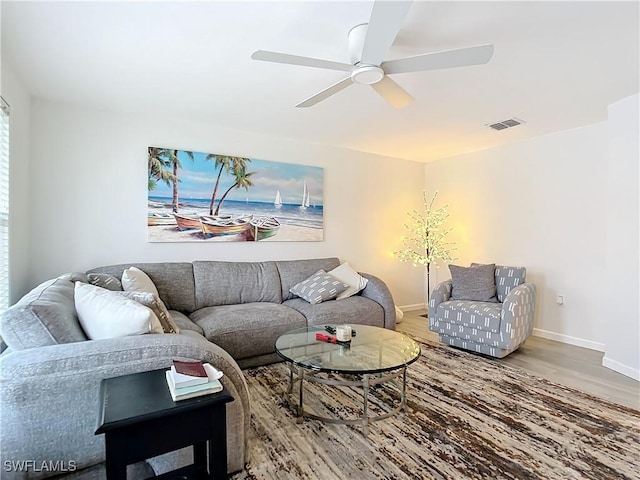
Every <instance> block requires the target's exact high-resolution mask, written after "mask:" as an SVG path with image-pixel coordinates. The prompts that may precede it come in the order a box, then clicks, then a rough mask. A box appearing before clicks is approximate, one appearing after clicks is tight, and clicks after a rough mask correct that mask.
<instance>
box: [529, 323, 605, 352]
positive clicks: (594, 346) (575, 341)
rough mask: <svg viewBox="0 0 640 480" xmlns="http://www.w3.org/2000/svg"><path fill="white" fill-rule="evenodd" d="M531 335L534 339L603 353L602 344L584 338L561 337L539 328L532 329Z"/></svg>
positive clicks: (561, 335) (558, 334)
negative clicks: (543, 339)
mask: <svg viewBox="0 0 640 480" xmlns="http://www.w3.org/2000/svg"><path fill="white" fill-rule="evenodd" d="M533 335H535V336H536V337H542V338H546V339H547V340H555V341H556V342H561V343H568V344H569V345H575V346H576V347H583V348H588V349H589V350H596V351H598V352H604V343H600V342H593V341H591V340H585V339H584V338H578V337H572V336H570V335H563V334H561V333H556V332H550V331H548V330H542V329H540V328H534V329H533Z"/></svg>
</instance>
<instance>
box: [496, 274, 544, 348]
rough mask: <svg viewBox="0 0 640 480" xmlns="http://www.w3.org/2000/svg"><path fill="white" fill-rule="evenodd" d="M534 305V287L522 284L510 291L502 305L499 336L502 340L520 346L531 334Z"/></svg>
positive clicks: (530, 284) (529, 284)
mask: <svg viewBox="0 0 640 480" xmlns="http://www.w3.org/2000/svg"><path fill="white" fill-rule="evenodd" d="M535 304H536V287H535V285H533V284H532V283H522V284H520V285H518V286H517V287H514V288H512V289H511V291H510V292H509V294H508V295H507V297H506V298H505V299H504V302H503V304H502V312H501V314H500V334H501V335H502V336H503V340H504V341H507V340H508V339H511V341H510V342H509V343H511V344H512V345H520V344H521V343H522V342H524V341H525V340H526V339H527V337H529V335H531V332H533V314H534V310H535Z"/></svg>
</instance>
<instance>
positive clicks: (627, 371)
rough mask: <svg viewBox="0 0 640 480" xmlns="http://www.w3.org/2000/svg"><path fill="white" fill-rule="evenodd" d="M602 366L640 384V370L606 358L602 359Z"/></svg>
mask: <svg viewBox="0 0 640 480" xmlns="http://www.w3.org/2000/svg"><path fill="white" fill-rule="evenodd" d="M602 366H603V367H606V368H608V369H610V370H613V371H615V372H618V373H621V374H622V375H624V376H625V377H631V378H633V379H634V380H637V381H639V382H640V370H636V369H635V368H631V367H629V366H628V365H624V364H622V363H620V362H616V361H615V360H612V359H610V358H607V357H606V356H605V357H604V358H603V359H602Z"/></svg>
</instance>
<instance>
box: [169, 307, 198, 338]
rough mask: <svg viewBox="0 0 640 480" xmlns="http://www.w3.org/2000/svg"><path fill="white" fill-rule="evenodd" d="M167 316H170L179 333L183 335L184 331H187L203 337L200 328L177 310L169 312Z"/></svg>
mask: <svg viewBox="0 0 640 480" xmlns="http://www.w3.org/2000/svg"><path fill="white" fill-rule="evenodd" d="M169 315H171V318H173V321H174V322H175V324H176V325H177V326H178V328H179V329H180V333H184V332H185V330H188V331H190V332H196V333H197V334H199V335H200V336H204V331H203V330H202V328H200V327H199V326H198V325H196V324H195V323H193V322H192V321H191V320H190V319H189V317H187V316H186V315H185V314H184V313H182V312H178V311H177V310H169Z"/></svg>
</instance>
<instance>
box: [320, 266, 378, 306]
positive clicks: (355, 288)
mask: <svg viewBox="0 0 640 480" xmlns="http://www.w3.org/2000/svg"><path fill="white" fill-rule="evenodd" d="M329 273H330V274H331V275H333V276H334V277H336V278H337V279H338V280H340V281H341V282H344V283H346V284H347V285H349V288H347V289H346V290H345V291H344V292H342V293H341V294H339V295H338V296H337V297H336V300H342V299H343V298H348V297H351V296H352V295H355V294H356V293H358V292H359V291H361V290H363V289H364V287H366V286H367V282H368V281H369V280H367V279H366V278H364V277H363V276H362V275H360V274H359V273H358V272H356V271H355V270H354V269H353V268H352V267H351V265H349V262H344V263H343V264H342V265H340V266H339V267H336V268H334V269H333V270H331V271H330V272H329Z"/></svg>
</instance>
